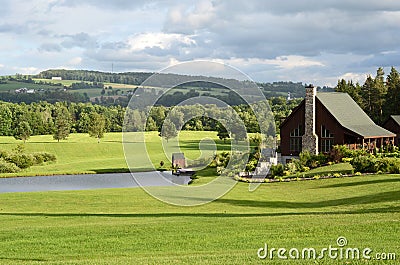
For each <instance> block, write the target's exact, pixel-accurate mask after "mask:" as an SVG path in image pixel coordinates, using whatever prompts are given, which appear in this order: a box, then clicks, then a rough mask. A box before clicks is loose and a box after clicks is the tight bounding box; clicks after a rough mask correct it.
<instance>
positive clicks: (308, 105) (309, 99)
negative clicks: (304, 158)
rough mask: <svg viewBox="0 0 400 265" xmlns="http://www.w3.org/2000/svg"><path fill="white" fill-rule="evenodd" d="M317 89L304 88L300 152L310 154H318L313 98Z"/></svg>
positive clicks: (310, 86)
mask: <svg viewBox="0 0 400 265" xmlns="http://www.w3.org/2000/svg"><path fill="white" fill-rule="evenodd" d="M316 95H317V88H315V87H314V86H313V85H309V86H306V98H305V117H304V121H305V128H304V135H303V138H302V150H303V151H309V152H310V153H311V154H318V137H317V135H316V134H315V126H316V120H315V96H316Z"/></svg>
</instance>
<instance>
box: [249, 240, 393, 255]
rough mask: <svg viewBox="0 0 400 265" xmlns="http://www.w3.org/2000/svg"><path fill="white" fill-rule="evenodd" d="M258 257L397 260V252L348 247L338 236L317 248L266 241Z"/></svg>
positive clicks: (346, 242)
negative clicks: (273, 244)
mask: <svg viewBox="0 0 400 265" xmlns="http://www.w3.org/2000/svg"><path fill="white" fill-rule="evenodd" d="M257 257H258V258H260V259H270V260H273V259H275V258H276V259H293V260H296V259H311V260H317V259H324V258H329V259H334V260H336V259H339V260H343V259H345V260H360V259H364V260H396V253H375V254H374V251H373V250H372V249H371V248H369V247H366V248H358V247H348V241H347V239H346V238H345V237H342V236H341V237H338V239H337V240H336V245H329V246H328V247H325V248H322V249H320V250H317V249H315V248H312V247H306V248H302V249H299V248H291V249H289V250H288V249H287V248H269V247H268V244H267V243H265V245H264V247H262V248H259V249H258V251H257Z"/></svg>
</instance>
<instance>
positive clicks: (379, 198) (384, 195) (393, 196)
mask: <svg viewBox="0 0 400 265" xmlns="http://www.w3.org/2000/svg"><path fill="white" fill-rule="evenodd" d="M395 201H400V191H388V192H381V193H376V194H369V195H364V196H355V197H349V198H341V199H334V200H326V201H316V202H288V201H254V200H237V199H224V198H222V199H218V200H216V202H217V203H222V204H230V205H235V206H243V207H260V208H286V209H297V208H308V209H310V208H324V207H333V206H349V205H362V204H366V203H368V204H371V203H382V202H395Z"/></svg>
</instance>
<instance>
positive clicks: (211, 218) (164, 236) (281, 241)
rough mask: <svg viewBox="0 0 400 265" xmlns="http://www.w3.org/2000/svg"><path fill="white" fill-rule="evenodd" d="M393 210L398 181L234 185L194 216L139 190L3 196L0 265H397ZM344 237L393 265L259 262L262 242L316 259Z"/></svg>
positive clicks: (398, 203)
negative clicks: (312, 252)
mask: <svg viewBox="0 0 400 265" xmlns="http://www.w3.org/2000/svg"><path fill="white" fill-rule="evenodd" d="M399 211H400V176H399V175H376V176H360V177H352V178H340V179H328V180H314V181H301V182H289V183H270V184H263V185H262V186H261V187H260V188H258V189H257V190H256V191H255V192H249V191H248V186H247V185H246V184H244V183H239V184H237V185H236V186H235V188H234V189H233V190H231V191H230V192H229V193H228V194H226V195H225V196H224V197H222V198H220V199H218V200H216V201H214V202H211V203H209V204H206V205H203V206H197V207H178V206H171V205H167V204H165V203H163V202H161V201H158V200H156V199H154V198H153V197H151V196H150V195H148V194H147V193H145V192H144V191H143V190H141V189H140V188H132V189H106V190H90V191H60V192H35V193H11V194H0V223H1V226H0V264H398V262H399V261H398V259H400V256H399V255H400V241H399V234H400V213H399ZM340 236H343V237H346V239H347V241H348V245H347V247H351V248H359V249H361V250H362V249H364V248H367V247H368V248H371V249H372V250H373V252H372V253H371V257H375V254H377V253H397V261H396V260H390V261H378V260H364V259H360V260H346V259H342V260H331V259H329V258H328V257H326V258H324V259H322V260H316V261H314V260H297V261H295V260H280V259H278V258H277V256H276V255H275V258H274V259H273V260H270V259H269V258H267V259H265V260H260V259H259V258H258V257H257V250H258V249H259V248H262V247H264V246H265V243H267V244H268V247H269V248H286V249H287V250H289V249H291V248H298V249H300V251H301V250H302V249H303V248H315V249H316V250H317V251H320V250H321V249H322V248H328V247H329V246H330V245H331V246H332V247H337V244H336V240H337V238H338V237H340ZM275 254H276V252H275ZM286 255H287V253H286Z"/></svg>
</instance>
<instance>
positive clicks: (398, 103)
mask: <svg viewBox="0 0 400 265" xmlns="http://www.w3.org/2000/svg"><path fill="white" fill-rule="evenodd" d="M386 84H387V94H386V104H385V109H384V112H385V114H384V116H385V119H386V118H388V117H389V116H390V115H398V114H400V75H399V72H398V71H397V70H396V69H395V68H394V67H392V69H391V71H390V74H389V75H388V76H387V78H386Z"/></svg>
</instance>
